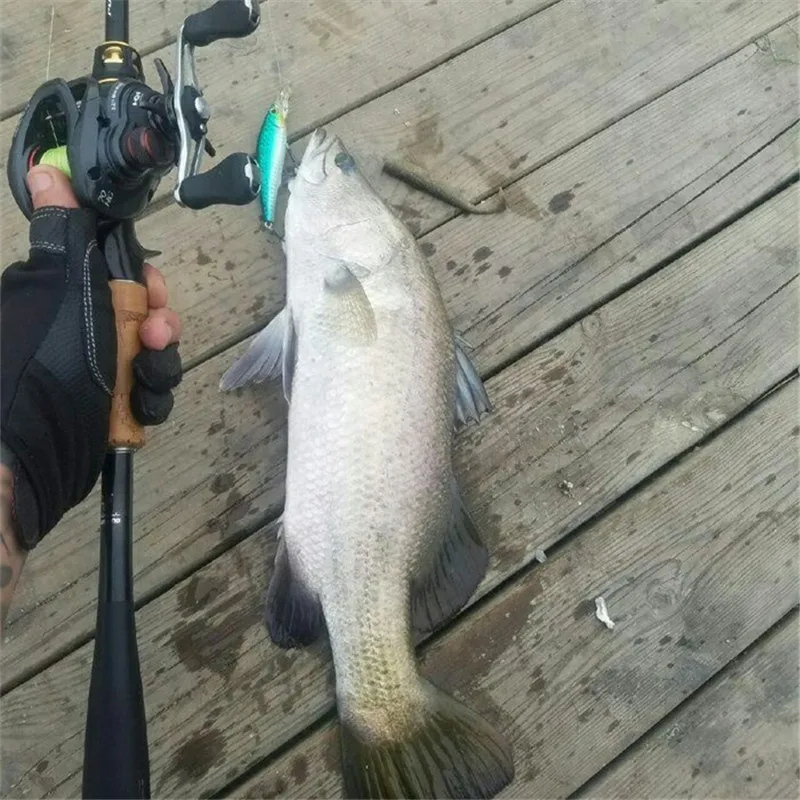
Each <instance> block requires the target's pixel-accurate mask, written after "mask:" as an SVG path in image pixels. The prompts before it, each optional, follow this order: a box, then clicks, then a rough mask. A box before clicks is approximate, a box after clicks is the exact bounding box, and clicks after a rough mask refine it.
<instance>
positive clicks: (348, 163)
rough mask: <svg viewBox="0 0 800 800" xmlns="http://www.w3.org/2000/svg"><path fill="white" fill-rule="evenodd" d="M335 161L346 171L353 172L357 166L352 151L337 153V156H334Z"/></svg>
mask: <svg viewBox="0 0 800 800" xmlns="http://www.w3.org/2000/svg"><path fill="white" fill-rule="evenodd" d="M333 161H334V163H335V164H336V166H337V167H339V169H340V170H341V171H342V172H344V173H348V172H352V171H353V170H354V169H355V168H356V162H355V161H354V160H353V157H352V156H351V155H350V153H345V152H341V153H337V154H336V158H334V159H333Z"/></svg>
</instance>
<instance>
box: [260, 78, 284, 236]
mask: <svg viewBox="0 0 800 800" xmlns="http://www.w3.org/2000/svg"><path fill="white" fill-rule="evenodd" d="M288 114H289V90H288V89H281V92H280V94H279V95H278V99H277V100H276V101H275V102H274V103H273V104H272V105H271V106H270V107H269V109H268V110H267V115H266V116H265V117H264V122H263V123H262V125H261V131H260V132H259V134H258V148H257V152H256V158H257V160H258V167H259V169H260V170H261V214H262V217H263V219H264V226H265V227H266V228H269V229H270V230H272V229H273V226H274V224H275V207H276V205H277V200H278V190H279V189H280V187H281V183H282V181H283V162H284V159H285V158H286V151H287V149H288V142H287V129H286V117H287V116H288Z"/></svg>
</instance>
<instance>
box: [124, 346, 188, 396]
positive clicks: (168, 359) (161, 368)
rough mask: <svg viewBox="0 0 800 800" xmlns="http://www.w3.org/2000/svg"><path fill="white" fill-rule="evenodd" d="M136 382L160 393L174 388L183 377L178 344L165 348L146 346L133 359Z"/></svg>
mask: <svg viewBox="0 0 800 800" xmlns="http://www.w3.org/2000/svg"><path fill="white" fill-rule="evenodd" d="M133 374H134V377H135V378H136V384H137V385H138V386H141V387H143V388H146V389H149V390H150V391H152V392H156V393H158V394H164V393H165V392H168V391H170V389H174V388H175V387H176V386H177V385H178V384H179V383H180V382H181V380H182V379H183V364H182V362H181V354H180V353H179V352H178V345H177V344H171V345H168V346H167V347H165V348H164V349H163V350H148V349H147V348H145V349H144V350H142V351H141V352H139V353H138V354H137V356H136V358H134V359H133Z"/></svg>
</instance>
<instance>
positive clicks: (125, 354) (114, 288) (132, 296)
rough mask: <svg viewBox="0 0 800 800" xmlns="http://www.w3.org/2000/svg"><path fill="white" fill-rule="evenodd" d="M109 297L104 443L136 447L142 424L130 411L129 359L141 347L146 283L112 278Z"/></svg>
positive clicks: (140, 439) (140, 440)
mask: <svg viewBox="0 0 800 800" xmlns="http://www.w3.org/2000/svg"><path fill="white" fill-rule="evenodd" d="M111 299H112V301H113V303H114V317H115V319H116V325H117V380H116V383H115V385H114V396H113V398H112V401H111V422H110V425H109V435H108V443H109V446H110V447H112V448H114V447H130V448H132V449H134V450H138V449H139V448H140V447H142V446H143V445H144V441H145V433H144V428H143V427H142V426H141V425H140V424H139V423H138V422H137V421H136V419H135V418H134V416H133V412H132V411H131V399H130V394H131V389H132V388H133V359H134V358H135V357H136V355H137V353H138V352H139V350H141V343H140V340H139V326H140V325H141V324H142V322H144V320H145V319H146V318H147V287H145V286H143V285H142V284H140V283H137V282H136V281H124V280H112V281H111Z"/></svg>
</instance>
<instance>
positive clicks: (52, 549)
mask: <svg viewBox="0 0 800 800" xmlns="http://www.w3.org/2000/svg"><path fill="white" fill-rule="evenodd" d="M694 116H696V115H694ZM644 135H645V133H644V132H643V133H642V136H644ZM784 138H785V142H783V146H782V147H779V146H778V144H777V143H776V146H775V147H774V148H767V149H765V150H763V151H761V152H760V153H758V154H757V155H756V156H755V157H753V158H752V159H750V160H746V161H745V164H744V168H743V172H744V175H743V176H740V175H739V172H737V171H734V172H733V173H731V174H729V175H727V176H723V178H722V180H721V181H720V182H719V183H718V184H716V185H714V186H712V188H711V190H709V191H705V192H702V191H700V193H699V195H698V196H697V197H696V198H694V199H693V200H691V201H690V202H689V203H688V206H687V207H686V208H685V209H683V210H682V211H680V210H674V209H673V208H672V207H671V206H670V205H669V204H666V208H665V213H666V215H667V216H666V223H665V224H662V225H661V226H659V225H658V224H657V221H656V223H654V224H653V227H652V229H651V231H652V232H651V233H649V235H648V229H647V228H644V229H643V231H642V239H643V242H642V248H643V252H644V257H643V258H642V259H640V260H635V261H634V262H632V261H631V259H633V258H634V256H636V250H635V249H634V253H633V255H628V253H629V252H630V251H629V250H623V251H622V254H620V253H619V252H618V251H617V250H616V249H615V248H614V246H613V244H609V246H608V247H606V248H601V250H598V251H597V252H596V253H594V254H592V255H591V256H590V257H589V258H588V259H586V260H585V261H584V262H580V261H579V262H578V264H577V265H576V267H575V269H574V270H572V271H571V270H565V266H569V261H567V263H566V265H565V264H564V262H561V261H556V262H555V263H554V264H553V269H554V270H556V271H557V272H556V275H557V276H558V278H559V280H561V281H564V282H568V281H570V280H573V279H574V278H575V277H579V276H581V274H582V270H583V269H586V270H587V271H588V274H586V276H585V278H584V279H583V280H584V282H585V283H587V284H588V285H589V287H590V292H591V286H592V282H593V281H594V280H595V273H599V272H600V271H601V270H600V269H599V267H600V266H602V265H603V264H604V263H605V264H608V259H609V258H614V260H615V261H616V263H617V265H618V266H619V267H620V268H621V269H622V270H623V272H622V276H621V277H622V279H623V280H624V279H627V278H629V277H630V276H631V272H630V269H631V264H633V266H634V267H635V268H638V269H640V270H643V271H644V270H647V269H649V268H651V267H652V265H653V264H654V263H657V261H658V259H659V258H663V257H664V256H665V255H668V254H669V253H670V252H671V251H672V249H674V248H675V247H677V246H680V244H682V243H683V242H685V241H686V240H687V239H688V238H690V237H691V236H692V235H694V234H696V233H698V231H700V230H702V229H703V228H704V227H707V226H709V225H711V224H713V223H714V222H716V221H718V220H719V219H721V218H723V217H724V215H725V214H726V213H727V212H728V209H729V207H730V205H731V204H734V203H736V201H737V200H739V201H740V202H741V200H743V199H746V198H747V199H749V198H750V197H752V196H754V195H755V196H757V189H758V188H759V181H760V179H761V176H762V175H765V176H767V179H768V180H770V182H771V181H772V180H774V178H773V172H772V170H773V168H775V167H777V169H778V174H783V173H782V170H787V171H788V170H791V169H793V168H794V162H793V160H792V158H791V149H792V148H793V147H794V146H795V144H796V142H795V137H794V136H793V135H787V136H786V137H784ZM662 152H663V151H662ZM579 163H580V162H579ZM597 163H600V164H603V163H605V162H604V161H603V160H602V159H601V160H600V161H598V162H597ZM626 175H627V177H628V180H631V181H632V183H633V184H639V183H640V181H639V179H638V177H637V176H636V175H631V174H630V173H629V172H623V173H622V174H621V177H624V176H626ZM767 185H769V184H767ZM690 198H691V195H689V198H688V199H690ZM706 202H708V203H709V204H710V205H709V206H706V205H705V203H706ZM610 207H612V208H613V206H610ZM787 210H789V211H791V209H790V208H789V207H788V206H787ZM598 213H599V212H598ZM588 216H589V215H588V214H582V215H580V216H578V217H577V218H576V226H577V225H578V224H579V222H580V220H581V219H585V218H587V217H588ZM644 219H645V220H646V219H647V217H645V218H644ZM642 224H643V225H644V224H646V222H644V221H643V222H642ZM564 230H567V229H566V228H565V229H564ZM511 233H512V234H516V233H517V232H516V231H512V232H511ZM628 235H633V232H632V231H629V232H628ZM461 241H462V247H465V250H464V251H462V253H461V254H455V255H456V256H457V257H458V258H459V261H460V262H461V263H469V262H470V260H471V259H470V254H471V252H472V247H474V242H473V241H469V240H468V239H467V238H466V236H463V237H462V239H461ZM601 251H602V252H601ZM451 252H452V251H451ZM603 253H605V255H603ZM522 255H523V258H522V259H521V261H520V266H521V267H522V269H519V270H518V273H519V275H524V274H525V266H526V264H527V263H529V262H528V259H527V258H524V254H522ZM603 259H605V260H603ZM512 263H513V262H512ZM612 263H614V262H612ZM479 266H480V265H476V270H475V271H476V272H477V271H478V268H479ZM562 272H563V273H564V274H563V275H559V273H562ZM447 273H448V270H447V269H446V265H445V269H444V270H442V269H441V268H440V269H439V271H438V275H439V278H440V280H442V281H443V282H444V283H445V285H446V286H447V283H448V279H447ZM495 283H496V281H495ZM451 285H452V284H451ZM488 285H489V284H488V278H487V279H486V282H478V283H476V282H473V284H472V286H471V287H469V288H468V292H472V291H475V292H484V293H485V292H487V291H488V289H487V286H488ZM457 291H458V290H456V292H457ZM456 292H454V294H456ZM459 294H460V296H458V294H456V297H455V298H453V296H452V295H450V297H449V307H450V311H451V315H453V316H454V317H456V319H457V320H459V321H460V323H461V324H462V326H463V322H464V319H463V316H460V315H459V312H458V303H464V302H466V301H467V300H468V298H469V297H470V294H469V293H467V292H461V293H459ZM511 297H513V295H511ZM589 297H590V299H595V298H597V295H596V294H590V295H589ZM551 301H552V304H551V305H550V306H549V308H548V314H547V315H546V316H544V315H539V314H528V315H526V317H527V319H528V320H529V323H528V324H529V326H530V330H531V338H532V340H533V339H535V338H536V337H539V336H541V335H542V333H544V332H546V331H547V330H552V329H553V328H554V327H557V326H558V325H559V324H563V322H564V321H566V320H569V319H570V317H571V316H573V315H574V314H575V313H576V312H578V311H579V310H580V307H579V306H578V304H577V303H573V297H572V295H571V294H569V293H567V292H565V293H564V295H562V296H561V297H559V295H555V296H551ZM498 302H501V299H498ZM584 302H585V300H584ZM240 349H242V348H241V346H240ZM232 357H233V354H230V355H229V356H228V357H227V358H228V359H230V358H232ZM477 358H478V360H479V362H481V361H482V360H483V356H482V352H481V350H478V351H477ZM225 363H226V360H225V359H218V360H216V361H214V362H212V363H211V364H209V365H208V366H207V367H206V368H205V371H204V372H203V373H202V374H201V375H198V376H197V377H194V378H192V377H187V380H186V383H185V384H184V386H183V387H182V388H181V389H180V390H179V392H178V399H177V407H176V410H175V412H174V415H173V418H172V420H171V421H170V422H169V423H168V424H167V426H165V428H164V429H162V430H154V431H153V435H152V437H151V439H152V442H151V445H150V446H148V448H147V449H146V450H145V451H144V452H143V453H142V454H141V456H140V457H139V460H138V461H137V464H138V465H139V466H138V469H139V470H140V471H139V472H137V476H140V477H137V504H136V509H137V519H136V531H137V550H136V552H137V558H138V561H137V564H138V565H139V570H138V575H137V587H138V590H139V591H146V590H150V589H151V588H152V587H154V586H157V585H158V584H159V583H161V582H163V581H165V580H169V579H170V576H171V575H176V574H181V572H182V571H183V570H185V569H188V568H190V565H191V564H192V563H197V561H196V559H197V558H205V557H207V554H208V553H209V552H213V549H214V548H217V547H219V546H220V544H221V543H222V545H223V546H224V542H225V541H226V538H227V536H229V535H231V534H233V533H234V532H235V531H241V530H242V528H243V526H244V527H248V526H249V527H250V529H252V525H253V524H254V522H255V521H257V520H258V519H259V514H264V513H268V512H269V511H270V510H274V509H275V508H276V507H277V506H278V505H279V503H280V502H281V496H282V488H281V487H280V481H282V469H283V467H282V462H281V455H282V453H283V448H284V442H283V438H282V437H283V432H282V431H283V429H282V422H281V421H282V418H283V407H282V404H280V403H276V402H275V401H274V398H272V399H271V402H270V405H269V406H268V407H267V410H266V413H265V414H264V413H262V407H261V401H260V399H259V400H257V401H254V402H253V403H252V404H251V405H249V406H248V408H247V410H246V411H244V410H242V411H240V412H239V413H238V416H237V417H236V419H237V424H236V425H235V426H234V424H233V417H230V416H228V417H226V408H227V407H228V406H229V401H228V400H226V399H225V398H223V397H220V396H218V395H217V393H216V388H215V387H216V383H217V380H218V377H219V374H221V372H222V371H223V370H224V365H225ZM190 375H191V374H190ZM248 396H249V397H252V396H251V395H248ZM270 397H272V396H270ZM188 430H194V431H196V432H197V435H196V436H193V437H187V436H186V432H187V431H188ZM253 431H259V433H258V435H256V436H254V435H253ZM159 442H162V443H163V444H159ZM148 475H151V476H152V477H151V478H148V477H147V476H148ZM248 476H249V479H248ZM165 478H166V480H167V481H169V483H168V484H166V483H165ZM253 478H255V479H256V480H255V481H254V480H253ZM96 502H97V498H96V497H94V498H92V499H91V500H90V501H89V502H88V503H87V504H85V505H84V506H82V507H81V508H79V509H77V510H76V511H75V512H73V514H72V515H71V516H70V517H69V519H68V520H65V522H64V523H62V530H64V531H65V532H64V534H63V535H61V534H59V535H56V536H53V537H50V538H49V539H48V540H46V541H45V542H44V544H43V545H42V546H41V548H40V549H39V550H37V553H36V554H34V556H33V557H32V558H31V559H30V563H29V565H28V567H27V568H26V569H27V574H26V583H25V584H24V586H23V587H22V589H21V594H20V596H19V599H20V603H19V605H18V606H17V607H16V608H15V609H12V620H16V621H15V622H13V624H12V625H11V626H10V628H9V633H10V636H11V637H12V639H13V640H14V641H15V646H14V648H13V649H11V648H7V649H5V650H4V652H3V654H2V657H3V659H4V662H3V663H4V670H3V675H4V680H5V681H8V680H13V678H14V676H18V675H19V674H20V673H21V672H22V671H23V670H27V669H29V668H30V666H31V664H33V663H36V661H37V660H38V659H40V658H41V657H42V651H41V647H40V646H39V640H38V638H35V637H36V632H37V631H41V630H47V631H52V632H53V633H54V637H53V638H52V639H50V645H51V647H53V648H55V647H58V646H60V645H63V644H64V643H66V642H69V641H74V639H75V637H77V636H81V635H85V634H86V633H88V632H89V631H90V630H91V627H92V626H93V613H92V612H91V603H92V602H93V592H94V589H93V585H94V582H95V578H94V569H95V568H96V553H95V548H94V540H93V537H92V536H91V533H90V532H91V531H92V530H94V525H95V523H94V512H95V507H96ZM187 550H188V552H187ZM40 552H41V554H42V555H41V556H39V553H40ZM189 553H193V555H191V556H189ZM53 564H58V565H59V567H58V569H54V568H53ZM40 565H41V566H40ZM65 586H66V587H67V588H66V589H65V588H64V587H65ZM76 606H77V607H76ZM78 608H82V609H83V610H82V611H81V612H80V614H77V615H76V612H77V610H78ZM67 619H70V620H72V622H73V623H74V627H73V625H65V624H64V623H65V620H67ZM79 619H82V620H83V622H80V623H79ZM43 620H47V621H46V622H45V621H43ZM28 636H33V637H34V638H32V639H31V644H30V645H29V646H28V645H25V644H23V640H24V639H25V638H26V637H28ZM12 665H16V666H12Z"/></svg>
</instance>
